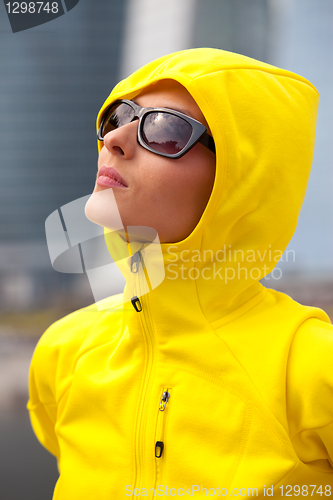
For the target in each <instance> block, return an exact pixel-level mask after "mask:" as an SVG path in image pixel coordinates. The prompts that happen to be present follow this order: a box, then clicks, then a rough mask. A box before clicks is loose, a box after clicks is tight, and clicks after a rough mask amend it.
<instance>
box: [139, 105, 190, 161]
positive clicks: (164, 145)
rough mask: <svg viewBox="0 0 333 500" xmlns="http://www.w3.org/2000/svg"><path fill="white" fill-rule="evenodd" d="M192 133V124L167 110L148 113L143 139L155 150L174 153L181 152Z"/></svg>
mask: <svg viewBox="0 0 333 500" xmlns="http://www.w3.org/2000/svg"><path fill="white" fill-rule="evenodd" d="M191 135H192V126H191V125H190V124H189V123H188V122H187V121H185V120H184V119H183V118H180V117H179V116H176V115H172V114H171V113H167V112H152V113H149V114H148V115H146V118H145V121H144V124H143V132H142V136H143V140H144V141H145V143H146V144H147V145H148V146H150V147H151V148H152V149H153V150H154V151H158V152H159V153H166V154H169V155H174V154H176V153H179V152H180V151H181V150H182V149H184V147H185V146H186V144H187V143H188V141H189V140H190V138H191Z"/></svg>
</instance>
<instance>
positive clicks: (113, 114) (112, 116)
mask: <svg viewBox="0 0 333 500" xmlns="http://www.w3.org/2000/svg"><path fill="white" fill-rule="evenodd" d="M133 117H134V110H133V109H132V108H131V106H129V105H128V104H126V103H125V102H122V103H119V104H115V105H114V106H112V107H111V108H110V109H109V110H108V112H107V114H106V117H105V122H104V126H103V130H102V137H104V136H105V135H106V134H107V133H108V132H111V131H112V130H115V129H116V128H119V127H122V126H123V125H126V124H127V123H130V122H131V121H132V120H133Z"/></svg>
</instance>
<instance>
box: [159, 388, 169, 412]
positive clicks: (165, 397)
mask: <svg viewBox="0 0 333 500" xmlns="http://www.w3.org/2000/svg"><path fill="white" fill-rule="evenodd" d="M169 397H170V393H169V392H168V391H165V392H163V394H162V398H161V401H160V406H159V408H158V409H159V411H164V410H165V407H166V404H167V402H168V401H169Z"/></svg>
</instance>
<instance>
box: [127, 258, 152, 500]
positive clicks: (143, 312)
mask: <svg viewBox="0 0 333 500" xmlns="http://www.w3.org/2000/svg"><path fill="white" fill-rule="evenodd" d="M140 262H141V264H143V261H142V259H141V252H137V253H136V254H134V255H132V257H131V271H132V273H138V271H139V265H140ZM137 283H138V285H137V287H136V288H137V289H138V291H139V292H140V282H139V279H138V280H137ZM139 296H140V293H139ZM131 302H132V305H133V307H134V309H135V310H136V311H137V312H138V313H140V314H139V320H140V323H141V328H142V331H143V336H144V340H145V353H146V364H145V368H144V382H143V386H142V391H141V397H140V406H139V412H138V420H137V428H136V434H135V478H134V483H135V488H138V489H139V491H140V489H141V487H142V486H141V482H142V471H143V470H144V463H145V457H144V450H145V433H144V429H145V421H146V412H147V406H148V405H147V400H148V388H149V382H150V377H151V372H152V367H153V357H154V348H153V335H152V327H151V324H150V319H149V314H148V311H147V307H143V305H144V300H143V299H142V297H141V300H140V299H139V298H138V297H137V296H136V295H134V297H132V299H131ZM133 491H134V490H133ZM132 498H134V496H133V497H132Z"/></svg>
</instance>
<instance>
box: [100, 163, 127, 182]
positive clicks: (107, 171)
mask: <svg viewBox="0 0 333 500" xmlns="http://www.w3.org/2000/svg"><path fill="white" fill-rule="evenodd" d="M102 176H103V177H108V178H109V179H113V180H114V181H116V182H119V183H120V184H122V185H123V186H124V187H128V186H127V184H126V182H125V181H124V179H123V178H122V177H121V175H119V174H118V172H117V170H116V169H114V168H113V167H105V166H103V167H102V168H101V169H100V170H99V172H98V178H99V177H102Z"/></svg>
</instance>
